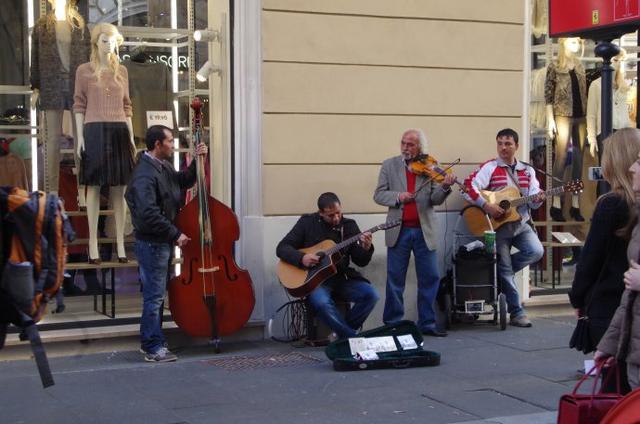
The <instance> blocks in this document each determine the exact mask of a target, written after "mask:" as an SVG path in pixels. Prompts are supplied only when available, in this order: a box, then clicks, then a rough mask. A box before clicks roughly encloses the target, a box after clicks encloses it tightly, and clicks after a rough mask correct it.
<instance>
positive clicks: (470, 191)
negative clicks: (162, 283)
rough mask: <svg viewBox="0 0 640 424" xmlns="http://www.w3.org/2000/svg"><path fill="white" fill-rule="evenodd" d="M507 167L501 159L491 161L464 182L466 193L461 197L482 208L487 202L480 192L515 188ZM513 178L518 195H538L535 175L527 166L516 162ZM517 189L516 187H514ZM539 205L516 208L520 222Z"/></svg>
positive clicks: (538, 186) (527, 217) (538, 188)
mask: <svg viewBox="0 0 640 424" xmlns="http://www.w3.org/2000/svg"><path fill="white" fill-rule="evenodd" d="M508 172H509V165H507V164H506V163H505V162H504V161H503V160H502V159H500V158H496V159H491V160H489V161H487V162H485V163H483V164H482V165H480V167H479V168H478V169H476V170H475V171H473V172H472V173H471V175H469V176H468V177H467V178H466V179H465V180H464V185H465V187H467V193H463V197H464V198H465V199H466V200H467V201H468V202H470V203H473V204H474V205H477V206H480V207H482V206H483V205H484V204H485V203H486V202H487V201H486V200H485V199H484V198H483V197H482V196H481V195H480V191H481V190H489V191H498V190H501V189H503V188H505V187H507V186H511V187H516V184H515V182H514V181H513V180H514V179H512V178H511V177H510V176H509V174H508ZM513 176H514V177H515V179H517V180H518V185H519V186H520V187H519V190H520V193H522V195H524V196H529V195H532V194H536V193H539V192H540V191H541V190H540V183H539V182H538V179H537V178H536V173H535V171H534V170H533V168H532V167H531V166H529V165H525V164H524V163H522V162H520V161H516V166H515V170H514V172H513ZM516 188H518V187H516ZM540 205H541V203H529V205H528V206H527V205H522V206H520V207H518V213H519V214H520V215H521V216H522V220H523V221H526V220H528V219H529V207H531V208H533V209H537V208H538V207H540Z"/></svg>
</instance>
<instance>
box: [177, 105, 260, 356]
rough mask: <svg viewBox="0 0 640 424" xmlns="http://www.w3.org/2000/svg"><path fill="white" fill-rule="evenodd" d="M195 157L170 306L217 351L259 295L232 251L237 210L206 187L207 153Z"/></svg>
mask: <svg viewBox="0 0 640 424" xmlns="http://www.w3.org/2000/svg"><path fill="white" fill-rule="evenodd" d="M191 108H192V109H193V110H194V115H193V139H194V141H195V143H194V144H198V143H199V142H200V141H202V112H201V108H202V101H201V100H200V99H199V98H198V97H196V98H194V99H193V102H192V103H191ZM194 160H197V161H198V162H196V169H197V172H196V174H197V182H196V187H197V195H196V196H195V197H194V198H193V199H191V201H190V202H189V203H187V205H186V206H185V207H184V208H183V209H182V210H180V212H179V213H178V215H177V216H176V220H175V223H176V226H177V227H178V228H179V229H180V231H182V233H183V234H185V235H187V236H188V237H189V238H190V239H191V241H190V242H189V243H187V244H186V245H185V246H184V247H183V248H182V254H183V257H184V265H183V266H182V269H181V271H182V272H181V273H180V274H179V275H177V276H176V277H175V278H173V279H172V280H171V282H170V284H169V308H170V309H171V315H172V317H173V320H174V321H175V323H176V325H177V326H178V327H180V329H182V330H183V331H184V332H185V333H187V334H189V335H190V336H192V337H209V338H210V340H211V343H212V344H213V345H214V349H215V352H216V353H217V352H219V351H220V348H219V343H220V337H221V336H225V335H228V334H231V333H233V332H235V331H238V330H239V329H240V328H242V327H243V326H244V325H245V324H246V322H247V321H248V320H249V317H250V316H251V312H252V311H253V307H254V305H255V295H254V292H253V285H252V282H251V277H250V275H249V273H248V272H247V271H246V270H243V269H240V268H239V267H238V265H237V264H236V262H235V260H234V257H233V244H234V242H235V241H236V240H238V239H239V238H240V227H239V225H238V219H237V218H236V216H235V214H234V213H233V211H232V210H231V209H230V208H229V207H227V206H226V205H224V204H223V203H222V202H220V201H218V200H217V199H215V198H214V197H213V196H211V195H210V194H209V192H208V188H207V186H208V185H207V183H206V178H205V158H204V157H203V156H197V157H196V158H195V159H194Z"/></svg>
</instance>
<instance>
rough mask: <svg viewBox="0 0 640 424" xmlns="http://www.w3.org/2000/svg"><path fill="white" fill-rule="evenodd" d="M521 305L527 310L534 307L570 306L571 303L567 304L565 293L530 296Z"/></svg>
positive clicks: (567, 297)
mask: <svg viewBox="0 0 640 424" xmlns="http://www.w3.org/2000/svg"><path fill="white" fill-rule="evenodd" d="M522 303H523V304H524V306H525V307H527V308H530V307H536V306H558V305H559V306H562V305H566V306H569V307H570V306H571V303H570V302H569V296H567V294H566V293H562V294H546V295H539V296H532V297H530V298H529V299H527V300H525V301H523V302H522Z"/></svg>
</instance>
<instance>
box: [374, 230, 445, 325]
mask: <svg viewBox="0 0 640 424" xmlns="http://www.w3.org/2000/svg"><path fill="white" fill-rule="evenodd" d="M412 251H413V255H414V258H415V264H416V275H417V278H418V328H419V329H420V330H422V331H424V330H435V328H436V316H435V312H434V311H433V302H434V300H435V298H436V294H438V287H439V286H440V275H439V273H438V257H437V255H436V251H435V250H429V249H428V248H427V245H426V243H425V242H424V236H423V235H422V229H420V228H409V227H403V228H402V229H401V230H400V235H399V236H398V241H397V242H396V245H395V246H393V247H389V248H388V249H387V297H386V300H385V303H384V314H383V316H382V319H383V321H384V323H385V324H394V323H396V322H398V321H400V320H401V319H402V317H403V316H404V299H403V294H404V286H405V280H406V277H407V268H408V267H409V259H410V257H411V252H412Z"/></svg>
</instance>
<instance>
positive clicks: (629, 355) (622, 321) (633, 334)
mask: <svg viewBox="0 0 640 424" xmlns="http://www.w3.org/2000/svg"><path fill="white" fill-rule="evenodd" d="M622 131H625V133H628V134H629V138H628V140H632V141H638V140H640V130H637V129H635V128H633V129H625V130H620V131H618V133H620V132H622ZM618 133H616V134H618ZM606 149H607V146H606V144H605V151H606ZM627 169H628V171H629V172H630V175H631V180H632V188H633V192H634V195H635V197H636V199H637V198H638V196H640V156H638V157H637V159H636V161H634V162H633V163H632V164H631V166H630V167H629V168H627ZM637 206H638V204H637V203H636V208H637ZM635 221H636V222H635V226H634V228H633V232H632V234H631V240H630V241H629V246H628V248H627V258H628V260H629V269H628V270H627V272H625V273H624V277H623V282H624V287H625V291H624V293H623V295H622V300H621V301H620V306H618V308H617V309H616V311H615V314H614V316H613V319H612V320H611V324H610V325H609V328H608V329H607V331H606V333H605V334H604V336H603V337H602V340H600V343H599V344H598V350H597V351H596V353H595V356H594V359H595V360H596V362H601V361H604V360H607V361H608V358H611V357H615V358H616V360H617V362H618V364H625V365H626V373H624V374H625V375H626V377H627V378H628V381H629V385H630V386H631V388H632V389H636V388H638V387H640V301H638V292H640V265H638V261H639V260H640V224H639V223H638V220H637V218H636V219H635Z"/></svg>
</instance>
